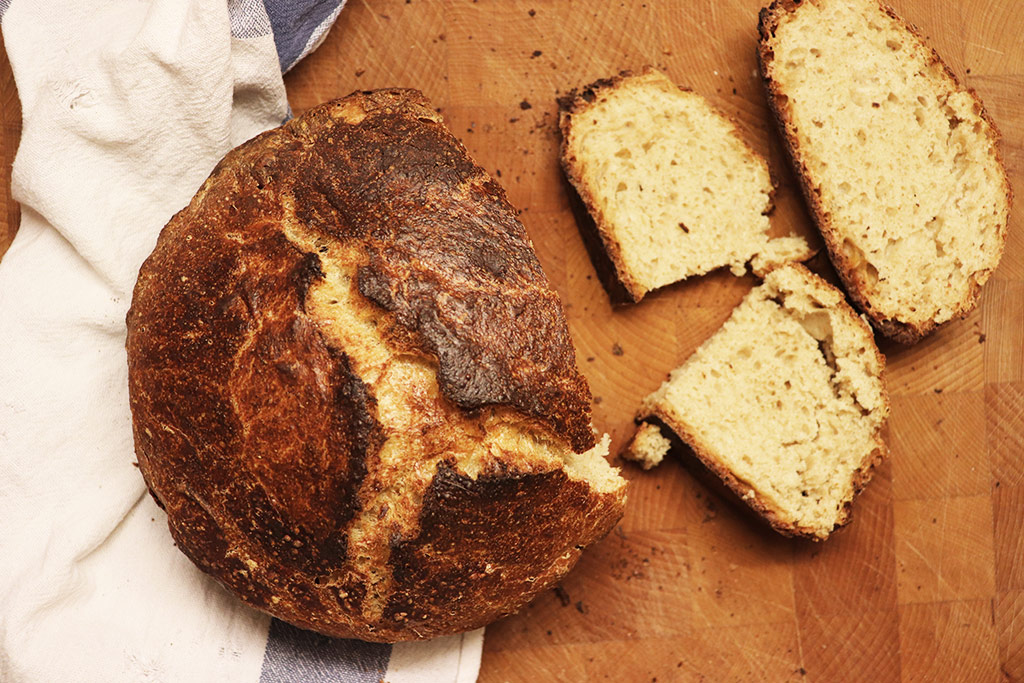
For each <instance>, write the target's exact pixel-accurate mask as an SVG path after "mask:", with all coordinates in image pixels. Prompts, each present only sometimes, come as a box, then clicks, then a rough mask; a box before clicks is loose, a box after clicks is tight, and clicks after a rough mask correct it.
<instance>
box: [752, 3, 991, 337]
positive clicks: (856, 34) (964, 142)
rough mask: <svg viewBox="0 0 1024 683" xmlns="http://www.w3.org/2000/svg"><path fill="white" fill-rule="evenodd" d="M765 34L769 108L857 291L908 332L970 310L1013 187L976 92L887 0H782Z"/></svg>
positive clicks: (887, 327) (880, 323)
mask: <svg viewBox="0 0 1024 683" xmlns="http://www.w3.org/2000/svg"><path fill="white" fill-rule="evenodd" d="M760 35H761V38H760V48H759V56H760V65H761V74H762V76H763V78H764V82H765V84H766V87H767V90H768V99H769V102H770V104H771V108H772V110H773V111H774V114H775V117H776V119H777V122H778V124H779V128H780V130H781V131H782V136H783V139H784V140H785V143H786V147H787V148H788V150H789V154H790V157H791V159H792V162H793V165H794V167H795V169H796V173H797V175H798V177H799V179H800V182H801V184H802V186H803V192H804V196H805V197H806V199H807V203H808V205H809V207H810V210H811V213H812V214H813V216H814V219H815V220H816V222H817V224H818V228H819V229H820V230H821V234H822V236H823V237H824V239H825V244H826V245H827V247H828V251H829V254H830V255H831V258H832V263H833V264H834V265H835V267H836V270H837V271H838V273H839V276H840V278H841V279H842V281H843V283H844V284H845V286H846V289H847V291H848V292H849V294H850V297H851V298H852V300H853V301H854V303H855V304H856V305H857V306H858V307H859V308H860V309H861V310H862V311H863V312H864V313H866V314H867V315H868V316H869V317H870V318H871V321H872V323H873V324H874V325H875V327H876V328H878V329H879V330H880V331H881V332H882V333H883V334H885V335H886V336H888V337H892V338H894V339H896V340H898V341H900V342H903V343H913V342H916V341H918V340H920V339H921V338H922V337H923V336H925V335H926V334H928V333H929V332H931V331H932V330H933V329H934V328H935V327H936V326H937V325H941V324H942V323H945V322H947V321H950V320H953V319H955V318H960V317H963V316H965V315H967V314H968V313H969V312H970V311H971V310H973V309H974V307H975V306H976V305H977V302H978V295H979V290H980V288H981V286H982V284H984V283H985V281H986V280H988V278H989V275H990V274H991V272H992V270H993V269H994V268H995V267H996V265H997V264H998V263H999V258H1000V256H1001V254H1002V251H1003V243H1004V242H1005V239H1006V224H1007V220H1008V217H1009V208H1010V194H1011V193H1010V186H1009V183H1008V181H1007V178H1006V171H1005V170H1004V168H1003V164H1002V161H1001V159H1000V156H999V151H998V149H997V142H998V133H997V131H996V128H995V126H994V125H993V123H992V121H991V120H990V119H989V117H988V115H987V114H986V113H985V110H984V108H983V107H982V104H981V102H980V101H979V100H978V98H977V96H976V95H975V94H974V93H973V92H971V91H968V90H966V89H965V88H964V87H962V86H961V85H960V84H959V83H958V82H957V80H956V77H955V76H954V75H953V73H952V72H951V71H950V70H949V69H948V68H947V67H946V66H945V65H944V64H943V63H942V60H941V59H939V56H938V55H937V54H936V53H935V52H934V51H933V50H932V49H931V48H929V47H928V46H927V45H926V44H925V42H924V41H923V40H922V38H921V37H920V35H919V34H918V33H917V32H916V30H915V29H913V28H912V27H910V26H908V25H907V24H905V23H904V22H903V21H902V20H901V19H900V18H899V17H897V16H896V15H895V14H894V13H893V12H892V10H890V9H888V8H886V7H883V6H882V5H880V4H879V3H878V2H877V1H876V0H804V1H803V2H801V1H800V0H776V2H773V3H772V4H771V6H769V7H767V8H766V9H763V10H762V11H761V21H760Z"/></svg>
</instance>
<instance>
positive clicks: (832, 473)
mask: <svg viewBox="0 0 1024 683" xmlns="http://www.w3.org/2000/svg"><path fill="white" fill-rule="evenodd" d="M884 364H885V360H884V358H883V357H882V355H881V354H880V353H879V352H878V348H877V347H876V346H875V340H874V337H873V336H872V334H871V329H870V327H869V326H868V325H867V323H865V322H864V321H863V320H862V319H861V318H860V317H858V316H857V314H856V313H854V311H853V309H852V308H850V306H849V304H847V303H846V300H845V299H844V297H843V295H842V293H841V292H840V291H839V290H837V289H836V288H835V287H833V286H831V285H829V284H828V283H826V282H825V281H824V280H822V279H821V278H819V277H818V276H816V275H814V274H812V273H811V272H810V271H808V270H807V269H806V268H804V267H803V266H800V265H796V264H789V265H786V266H782V267H780V268H777V269H775V270H773V271H771V272H770V273H768V275H767V276H766V277H765V280H764V283H763V284H762V285H760V286H758V287H756V288H754V289H753V290H752V291H751V292H750V294H748V295H747V297H746V298H745V299H744V300H743V301H742V302H741V303H740V305H739V306H737V307H736V309H735V310H734V311H733V313H732V316H731V317H730V318H729V319H728V320H727V321H726V322H725V324H723V325H722V327H721V328H720V329H719V330H718V331H717V332H716V333H715V334H714V335H713V336H712V337H711V338H710V339H708V340H707V341H706V342H704V344H703V345H702V346H701V347H700V348H699V349H697V351H696V352H694V354H693V355H692V356H691V357H690V358H689V359H688V360H687V361H686V362H685V363H684V364H683V365H682V366H680V367H679V368H677V369H676V370H674V371H673V372H672V374H671V375H670V377H669V379H668V380H667V381H666V382H665V383H664V384H663V385H662V386H661V388H660V389H658V390H657V391H655V392H654V393H652V394H651V395H650V396H648V397H647V398H646V399H644V402H643V406H642V408H641V410H640V412H639V415H638V417H639V418H640V419H647V420H650V418H656V420H657V421H658V422H660V423H661V424H663V425H665V426H667V427H668V428H669V429H670V430H671V431H672V432H674V433H675V434H676V435H677V436H678V437H679V438H680V439H682V440H683V441H684V442H686V443H687V444H688V445H689V446H690V447H691V448H692V449H693V452H694V453H695V455H696V456H697V458H699V459H700V461H701V462H702V463H703V464H704V465H705V466H707V468H708V469H710V470H711V471H712V472H714V473H715V474H717V475H718V476H719V477H720V478H721V479H722V480H723V481H724V482H725V484H726V485H728V486H729V487H730V488H731V489H732V490H733V491H734V492H735V493H736V494H737V495H739V496H740V498H742V499H743V501H744V502H746V503H747V504H748V505H749V506H750V507H751V508H753V509H754V511H756V512H757V513H759V514H760V515H761V516H763V517H764V518H765V519H767V520H768V522H769V523H770V524H771V525H772V526H773V527H774V528H775V529H776V530H778V531H780V532H781V533H783V534H786V535H796V536H806V537H809V538H812V539H815V540H820V539H824V538H827V537H828V536H829V534H830V533H832V531H833V530H834V529H836V528H837V527H839V526H842V525H843V524H845V523H846V522H847V521H848V520H849V510H850V505H851V503H852V501H853V498H854V496H855V495H856V494H857V493H858V492H859V491H860V490H861V489H862V488H863V486H864V485H865V484H866V483H867V481H868V480H869V479H870V477H871V472H872V469H873V468H874V466H875V465H876V464H877V463H878V462H880V461H881V459H882V458H883V457H884V455H885V454H886V446H885V442H884V441H883V439H882V436H881V431H882V427H883V425H884V423H885V421H886V419H887V418H888V415H889V399H888V394H887V393H886V390H885V386H884V384H883V380H882V372H883V368H884ZM652 429H655V430H656V429H657V427H655V426H654V425H653V424H651V423H650V422H644V423H643V424H642V425H641V427H640V429H639V433H638V436H637V438H636V439H634V441H633V444H637V443H640V444H641V446H642V447H641V448H639V449H638V448H636V447H635V446H634V447H632V448H631V449H628V450H630V451H635V453H633V452H630V453H628V454H627V457H629V456H630V455H632V456H633V457H634V458H640V459H642V460H644V461H647V462H653V461H654V460H660V459H661V457H663V456H664V451H666V450H668V449H667V444H665V443H664V442H661V441H658V440H657V439H656V438H655V436H656V435H654V434H652V433H651V431H652ZM645 444H647V445H649V447H648V446H645Z"/></svg>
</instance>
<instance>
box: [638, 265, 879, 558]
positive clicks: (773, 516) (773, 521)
mask: <svg viewBox="0 0 1024 683" xmlns="http://www.w3.org/2000/svg"><path fill="white" fill-rule="evenodd" d="M790 267H793V268H797V269H799V270H800V271H801V272H802V273H803V274H804V275H805V276H806V277H809V278H810V277H814V278H815V280H816V285H817V286H819V287H826V288H828V289H831V290H833V291H835V292H836V293H837V294H838V295H839V296H840V301H842V302H843V303H841V305H840V306H838V307H837V308H836V309H835V310H838V311H841V312H842V314H843V315H846V316H847V317H848V318H849V319H850V320H852V321H853V322H854V323H855V324H856V325H857V326H858V327H860V328H861V329H862V330H863V332H864V334H865V335H866V337H867V338H868V339H872V334H871V328H870V327H869V326H868V325H867V324H866V323H865V322H864V320H863V319H862V318H861V317H860V316H858V315H857V314H856V313H855V312H854V310H853V309H852V308H850V307H849V306H848V305H846V304H845V300H843V299H842V293H841V292H839V290H837V289H836V288H835V287H833V286H832V285H830V284H829V283H828V282H826V281H825V280H823V279H821V278H817V277H816V276H814V275H813V274H812V273H811V272H810V271H809V270H808V269H807V268H806V267H805V266H802V265H800V264H792V266H790ZM869 348H870V349H871V350H872V351H874V354H875V359H876V362H877V363H878V367H879V369H880V373H881V375H882V378H883V382H884V374H885V356H883V355H882V353H881V352H880V351H879V350H878V347H877V346H876V345H875V344H873V343H872V344H870V345H869ZM882 398H883V400H884V406H883V407H882V408H880V410H881V411H882V413H883V414H884V415H889V412H890V409H891V405H890V401H889V394H888V392H886V391H883V392H882ZM650 418H654V419H653V423H654V424H656V425H658V426H664V427H666V428H667V429H668V430H669V431H670V432H671V433H672V434H674V435H675V436H676V437H677V438H678V439H680V440H681V441H682V442H683V443H685V444H686V445H687V446H688V447H689V448H690V449H691V450H692V451H693V454H694V455H695V456H696V457H697V459H698V460H699V461H700V463H701V464H702V465H703V466H704V467H705V468H706V469H707V470H708V471H709V472H711V473H713V474H715V475H716V476H718V477H719V478H720V479H721V480H722V482H723V483H724V484H725V485H726V487H728V489H729V490H730V491H732V492H733V493H735V494H736V496H737V497H738V498H739V499H740V500H741V501H742V502H743V503H745V504H746V505H747V506H748V507H749V508H750V509H751V510H753V511H754V512H755V513H756V514H757V515H759V516H760V517H762V518H763V519H764V520H765V521H767V522H768V523H769V524H770V525H771V526H772V528H773V529H775V530H776V531H778V532H779V533H780V534H782V535H784V536H798V537H802V538H809V539H811V540H813V541H821V540H824V539H826V538H828V535H827V534H826V535H825V536H821V535H819V533H818V532H816V531H815V530H814V529H812V528H809V527H803V526H800V525H798V524H795V523H792V522H789V521H786V520H784V519H782V518H781V517H780V515H779V513H778V511H777V510H776V509H774V508H773V507H772V506H771V504H770V502H768V501H767V500H765V499H764V498H763V497H762V496H760V495H758V493H757V491H756V490H755V489H754V487H753V486H751V485H750V484H749V483H747V482H744V481H741V480H740V479H738V478H737V477H736V476H735V475H734V474H733V473H732V471H731V470H729V469H728V468H727V467H725V466H724V465H723V464H722V463H721V462H720V461H719V459H718V458H717V457H716V456H715V453H714V451H713V449H711V448H709V447H708V446H707V445H705V444H703V443H701V441H700V439H699V438H697V437H696V435H695V434H694V433H693V430H692V429H690V427H689V426H688V425H686V424H685V423H683V422H680V421H679V420H677V419H675V417H674V416H672V415H670V414H668V413H667V412H665V411H663V410H657V409H656V410H655V411H654V412H652V413H650V414H647V413H643V412H641V413H640V414H639V415H638V416H637V422H643V421H652V420H651V419H650ZM884 428H885V423H884V422H883V423H882V424H880V425H879V427H878V430H877V431H876V432H875V434H874V439H875V444H876V447H875V449H874V450H872V451H871V452H870V453H869V454H868V455H867V456H866V457H865V458H864V460H863V461H862V462H861V464H860V465H859V466H858V467H857V469H856V470H855V471H854V475H853V495H852V496H851V497H850V499H849V500H847V501H844V504H843V509H842V510H841V511H840V517H839V519H838V521H837V522H836V524H835V527H834V528H833V529H832V530H833V531H835V529H838V528H840V527H843V526H846V525H847V524H849V523H850V510H851V507H852V505H853V501H854V499H855V498H856V497H857V496H858V495H859V494H860V492H861V491H863V490H864V487H865V486H867V484H868V482H869V481H871V477H872V476H873V475H874V470H875V468H876V467H877V466H878V465H880V464H881V463H882V462H883V461H884V460H885V459H886V458H887V457H888V455H889V449H888V447H887V446H886V443H885V440H884V439H883V438H882V432H883V430H884Z"/></svg>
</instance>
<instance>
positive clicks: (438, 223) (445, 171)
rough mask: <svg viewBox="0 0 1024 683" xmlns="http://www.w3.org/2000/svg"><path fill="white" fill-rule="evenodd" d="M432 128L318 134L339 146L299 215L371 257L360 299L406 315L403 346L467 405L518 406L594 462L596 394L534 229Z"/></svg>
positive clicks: (316, 174)
mask: <svg viewBox="0 0 1024 683" xmlns="http://www.w3.org/2000/svg"><path fill="white" fill-rule="evenodd" d="M422 116H423V115H422V114H421V113H420V112H418V111H417V109H416V108H414V107H407V108H404V109H402V110H401V111H396V110H394V109H391V108H388V107H382V108H380V109H377V110H371V111H369V112H368V113H367V115H366V116H365V117H363V118H361V119H360V120H359V121H358V123H355V124H346V123H344V122H337V123H335V124H334V125H332V126H330V127H327V128H325V129H323V130H320V131H318V132H316V135H317V136H318V137H319V138H320V139H323V138H325V137H329V138H330V139H331V140H333V141H334V144H332V145H325V146H322V147H320V148H318V149H320V152H319V154H318V155H317V156H316V157H315V158H312V159H310V161H309V162H308V163H307V164H304V166H303V168H302V169H301V170H300V171H299V172H298V173H297V174H296V177H297V180H296V183H295V187H294V189H293V195H294V197H295V207H296V216H297V217H298V218H299V219H300V220H302V222H303V223H304V224H305V225H306V226H308V227H310V228H313V229H314V230H316V231H318V232H320V233H321V234H323V235H324V237H323V239H331V238H333V239H335V240H340V241H343V242H351V241H355V242H357V243H358V244H359V246H360V248H361V249H362V250H363V251H364V253H365V254H366V255H367V261H366V262H365V263H364V264H362V265H361V266H360V267H359V268H358V270H357V285H358V288H359V291H360V293H361V294H362V295H363V296H364V297H366V298H367V299H369V300H370V301H372V302H373V303H375V304H377V305H378V306H380V307H381V308H383V309H384V310H387V311H389V312H391V313H392V314H393V320H394V324H393V325H391V326H389V328H388V334H389V339H390V341H391V342H392V343H393V344H395V345H397V346H399V347H400V348H402V347H404V348H409V347H413V348H414V349H415V350H419V351H421V352H426V353H427V354H428V355H430V356H433V357H434V358H436V359H437V361H438V364H439V367H438V379H439V383H440V386H441V390H442V391H443V392H444V394H445V395H446V396H447V397H448V398H449V399H450V400H452V401H453V402H454V403H455V404H456V405H459V406H460V407H462V408H465V409H468V410H472V409H476V408H479V407H482V406H485V405H492V404H505V405H511V406H513V407H515V408H517V409H518V410H520V411H521V412H523V413H525V414H527V415H530V416H533V417H536V418H539V419H540V420H541V422H542V423H543V424H547V425H548V426H549V427H550V430H551V431H552V432H553V433H554V434H558V435H562V436H565V437H567V438H568V439H569V440H570V442H571V443H572V445H573V447H574V449H576V450H586V449H587V448H590V447H591V446H593V443H594V441H593V434H592V433H591V430H590V424H589V405H590V400H589V399H590V397H589V390H588V388H587V386H586V383H585V381H584V380H583V378H582V376H580V375H579V373H578V371H577V370H576V366H575V354H574V352H573V349H572V345H571V341H570V339H569V334H568V328H567V326H566V323H565V318H564V315H563V313H562V310H561V304H560V303H559V301H558V298H557V295H555V293H554V292H553V291H552V290H551V288H550V285H549V284H548V282H547V278H546V277H545V275H544V272H543V270H542V268H541V266H540V262H539V261H538V260H537V257H536V254H535V253H534V251H533V248H532V246H531V244H530V241H529V238H528V236H527V234H526V230H525V229H524V227H523V225H522V224H521V223H520V222H519V220H518V218H517V217H516V212H515V209H514V208H513V207H512V206H511V205H510V204H509V203H508V200H507V199H506V197H505V193H504V191H503V190H502V189H501V187H500V186H499V185H498V184H497V183H495V182H494V181H493V180H491V179H490V178H489V177H488V176H487V174H486V173H485V172H484V171H483V170H482V169H481V168H480V167H478V166H477V165H476V164H475V163H474V162H473V161H472V159H470V158H469V156H468V155H467V154H466V151H465V149H464V148H463V146H462V145H461V144H460V143H459V142H458V140H456V139H455V137H454V136H452V135H451V134H450V133H449V132H448V131H447V130H446V129H445V128H444V127H443V126H439V125H434V124H433V123H431V124H424V122H423V121H421V120H420V119H421V118H422Z"/></svg>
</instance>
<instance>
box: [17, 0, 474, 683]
mask: <svg viewBox="0 0 1024 683" xmlns="http://www.w3.org/2000/svg"><path fill="white" fill-rule="evenodd" d="M342 4H343V0H301V1H300V0H266V2H264V1H263V0H136V1H135V2H124V1H123V0H76V1H74V2H63V3H50V2H38V0H0V16H2V24H0V26H2V30H3V34H4V40H5V43H6V47H7V51H8V54H9V56H10V61H11V65H12V68H13V71H14V76H15V81H16V84H17V87H18V93H19V96H20V99H21V104H22V112H23V121H24V124H23V134H22V140H21V145H20V147H19V149H18V155H17V158H16V160H15V164H14V171H13V180H12V188H13V194H14V198H15V200H17V201H19V202H21V205H22V221H21V227H20V230H19V232H18V234H17V237H16V238H15V240H14V243H13V244H12V246H11V248H10V250H9V251H8V253H7V254H6V256H5V257H4V258H3V260H2V261H0V680H3V681H208V680H210V681H213V680H215V681H246V682H248V681H252V682H254V683H255V682H256V681H260V682H276V681H299V680H301V681H346V682H347V681H360V682H362V681H378V680H381V679H382V678H383V679H384V680H387V681H390V682H391V683H402V682H403V681H415V682H419V681H423V682H427V681H430V682H431V683H433V682H435V681H440V682H444V681H453V682H455V683H467V682H470V681H474V680H475V679H476V675H477V671H478V669H479V664H480V652H481V648H482V642H483V635H482V631H477V632H474V633H470V634H464V635H462V636H454V637H450V638H441V639H437V640H433V641H428V642H425V643H411V644H398V645H395V646H393V647H392V646H390V645H380V644H370V643H363V642H360V641H350V640H335V639H329V638H325V637H322V636H318V635H316V634H312V633H309V632H306V631H301V630H299V629H296V628H294V627H291V626H289V625H287V624H284V623H282V622H279V621H277V620H272V619H270V618H269V617H267V616H266V615H264V614H261V613H259V612H256V611H254V610H252V609H249V608H248V607H245V606H244V605H242V603H241V602H239V601H238V600H236V599H235V598H234V597H232V596H231V595H229V594H228V593H227V592H226V591H225V590H224V589H222V588H221V587H220V586H219V585H218V584H217V583H216V582H214V581H213V580H212V579H210V578H208V577H207V576H206V575H204V574H203V573H201V572H200V571H199V570H198V569H196V568H195V567H194V566H193V565H192V564H191V563H190V562H189V561H188V560H187V559H186V558H185V556H184V555H183V554H182V553H180V552H179V551H178V550H177V549H176V548H174V546H173V542H172V540H171V537H170V534H169V532H168V530H167V524H166V518H165V516H164V514H163V512H162V511H160V510H159V509H158V508H157V507H156V505H155V504H154V503H153V501H152V500H151V498H150V497H149V496H148V495H145V487H144V484H143V481H142V477H141V476H140V474H139V472H138V470H137V469H136V468H135V467H134V466H133V463H134V460H135V455H134V451H133V445H132V437H131V416H130V414H129V410H128V394H127V368H126V358H125V350H124V337H125V325H124V319H125V313H126V312H127V309H128V306H129V304H130V299H131V291H132V287H133V285H134V282H135V277H136V274H137V272H138V269H139V266H140V265H141V263H142V261H143V259H145V257H146V256H147V255H148V254H149V252H150V250H151V249H152V248H153V245H154V244H155V242H156V238H157V235H158V233H159V232H160V229H161V228H162V227H163V225H164V224H165V223H166V222H167V220H168V219H169V218H170V217H171V215H173V214H174V212H176V211H177V210H179V209H180V208H182V207H183V206H185V204H186V203H187V202H188V201H189V199H190V198H191V196H192V194H193V193H194V192H195V191H196V189H197V188H198V187H199V185H200V184H201V183H202V181H203V180H204V179H205V178H206V176H207V175H208V174H209V172H210V171H211V170H212V169H213V167H214V165H215V164H216V163H217V161H219V160H220V158H221V157H222V156H223V155H224V154H225V153H226V152H227V151H228V150H229V149H231V148H232V147H234V146H236V145H238V144H240V143H242V142H244V141H245V140H247V139H249V138H251V137H252V136H253V135H255V134H257V133H259V132H261V131H263V130H266V129H268V128H271V127H273V126H276V125H278V124H280V123H281V122H282V120H284V119H285V118H286V117H287V116H288V103H287V99H286V97H285V89H284V83H283V81H282V71H285V70H287V69H288V68H290V67H291V66H292V65H294V64H295V63H296V62H297V61H298V60H299V59H301V58H302V57H303V56H305V55H306V54H308V53H309V52H310V51H311V50H313V49H314V48H315V47H316V46H317V45H318V44H319V41H320V40H322V38H323V37H324V35H325V34H326V32H327V30H328V29H329V28H330V26H331V24H332V23H333V21H334V19H335V17H337V15H338V12H339V11H340V10H341V6H342Z"/></svg>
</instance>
